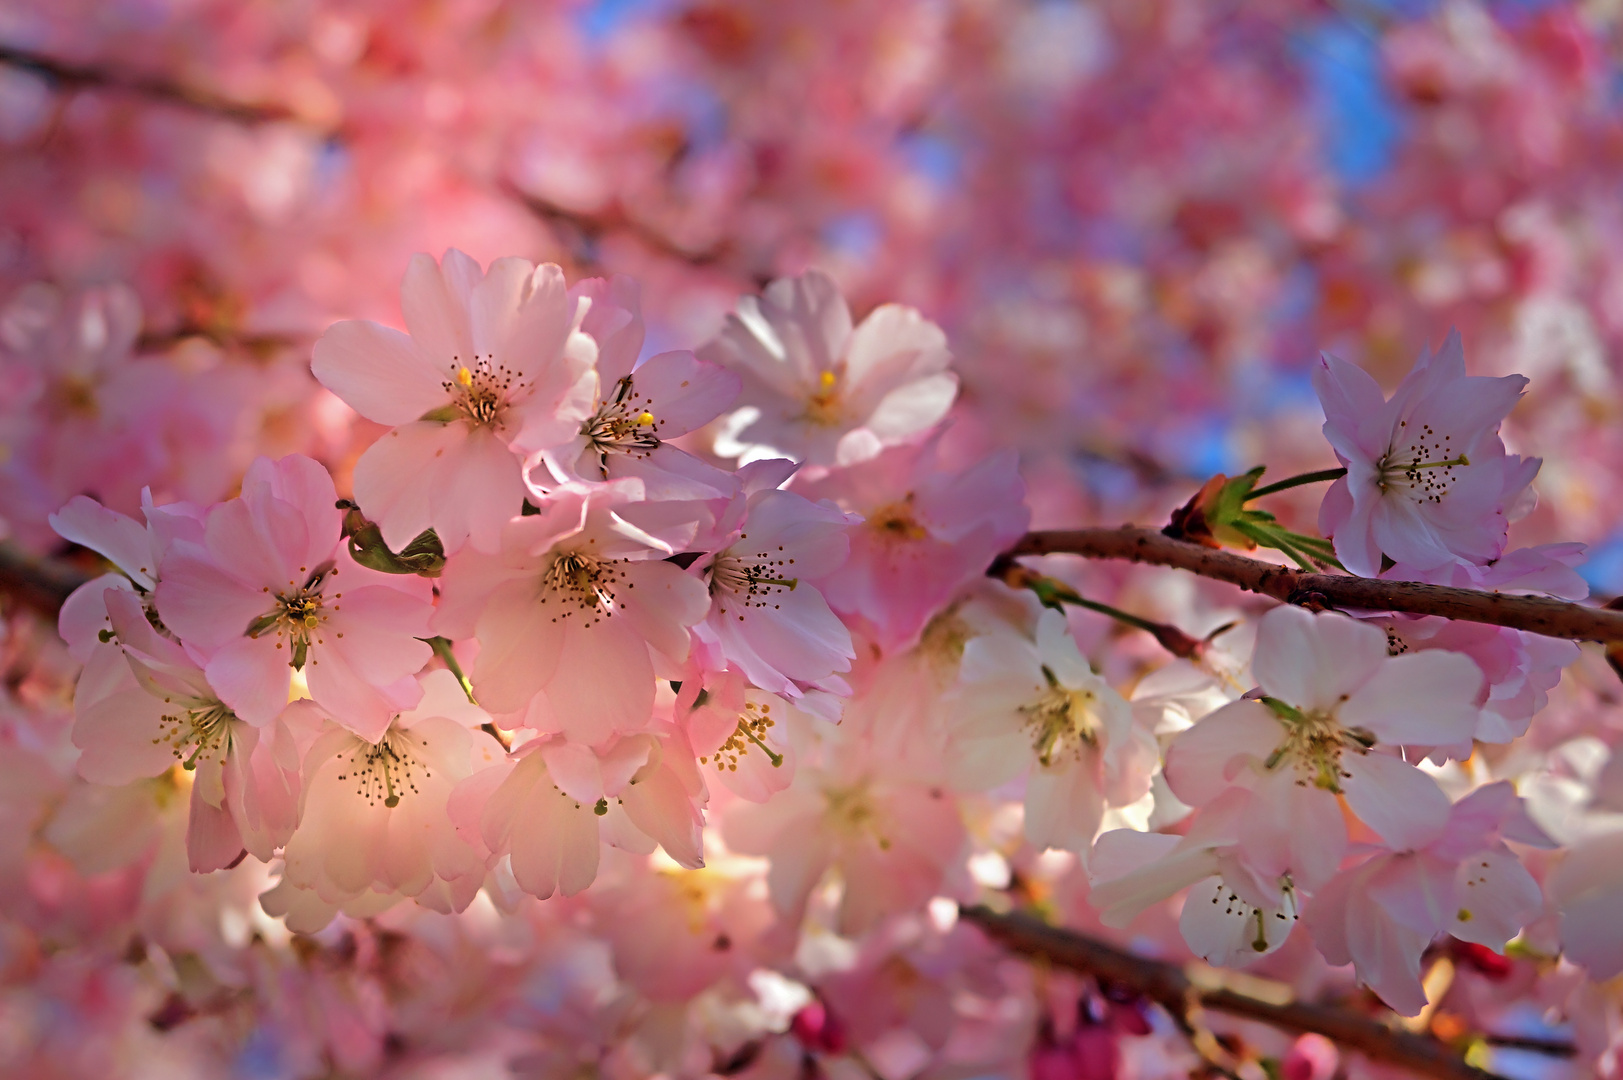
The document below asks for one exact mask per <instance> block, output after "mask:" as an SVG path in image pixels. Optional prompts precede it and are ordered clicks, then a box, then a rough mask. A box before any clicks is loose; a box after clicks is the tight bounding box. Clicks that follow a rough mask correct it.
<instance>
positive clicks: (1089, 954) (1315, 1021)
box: [961, 905, 1495, 1080]
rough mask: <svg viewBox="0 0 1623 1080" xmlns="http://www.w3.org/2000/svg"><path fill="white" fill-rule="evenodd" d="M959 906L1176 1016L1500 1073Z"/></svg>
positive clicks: (1461, 1078)
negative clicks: (1248, 1023) (1208, 1016)
mask: <svg viewBox="0 0 1623 1080" xmlns="http://www.w3.org/2000/svg"><path fill="white" fill-rule="evenodd" d="M961 911H962V915H963V917H964V918H965V919H966V920H968V921H969V922H971V923H974V924H975V925H976V926H978V927H980V929H981V930H982V931H984V932H985V933H986V934H987V936H989V937H991V938H992V939H993V940H995V941H998V942H1001V943H1002V944H1003V945H1004V946H1006V947H1007V948H1009V949H1012V950H1013V951H1015V952H1018V953H1024V954H1025V955H1027V956H1032V957H1040V958H1042V959H1044V960H1046V961H1048V962H1049V963H1051V964H1056V965H1058V966H1060V967H1064V968H1069V969H1071V970H1072V971H1080V972H1084V973H1086V974H1089V975H1093V976H1095V977H1096V978H1100V979H1104V980H1107V981H1109V982H1112V983H1115V984H1116V985H1118V986H1121V987H1124V988H1126V989H1130V990H1136V991H1137V992H1138V993H1140V994H1143V995H1144V996H1145V997H1147V998H1149V999H1150V1000H1152V1001H1154V1002H1156V1003H1157V1004H1158V1005H1160V1006H1161V1007H1162V1008H1164V1009H1166V1010H1167V1011H1168V1012H1170V1013H1172V1014H1173V1015H1174V1016H1181V1015H1184V1014H1185V1013H1186V1012H1187V1011H1188V1009H1189V1008H1190V1005H1191V1004H1194V1005H1198V1006H1199V1007H1201V1008H1204V1009H1212V1010H1214V1011H1217V1012H1224V1013H1228V1014H1230V1015H1231V1016H1243V1017H1245V1018H1246V1019H1248V1020H1257V1021H1260V1022H1262V1023H1264V1024H1270V1025H1272V1026H1274V1027H1277V1028H1282V1029H1284V1030H1286V1031H1295V1032H1303V1033H1306V1032H1312V1033H1314V1034H1318V1035H1323V1036H1324V1037H1325V1038H1327V1039H1330V1040H1331V1041H1332V1042H1335V1043H1338V1044H1340V1045H1341V1046H1343V1047H1345V1048H1346V1049H1348V1050H1352V1051H1356V1052H1357V1053H1360V1054H1362V1055H1364V1056H1365V1057H1367V1058H1369V1059H1370V1060H1371V1061H1379V1062H1384V1063H1385V1064H1388V1065H1395V1066H1397V1067H1399V1068H1402V1069H1408V1070H1409V1071H1411V1072H1414V1073H1417V1074H1419V1075H1422V1076H1430V1077H1436V1078H1438V1080H1495V1078H1494V1074H1493V1073H1490V1072H1486V1071H1484V1070H1482V1069H1479V1068H1477V1067H1476V1066H1474V1065H1469V1064H1467V1063H1466V1062H1465V1060H1464V1059H1463V1058H1461V1057H1460V1056H1459V1055H1458V1054H1457V1053H1455V1052H1454V1051H1453V1050H1452V1049H1450V1048H1449V1047H1448V1046H1447V1045H1446V1044H1445V1043H1442V1042H1439V1041H1438V1040H1436V1039H1434V1038H1431V1037H1430V1036H1426V1035H1416V1034H1413V1033H1411V1032H1407V1031H1402V1030H1395V1029H1393V1028H1389V1027H1387V1026H1386V1025H1385V1024H1383V1023H1381V1022H1380V1021H1378V1020H1375V1019H1373V1018H1371V1017H1368V1016H1363V1015H1360V1014H1358V1013H1355V1012H1351V1011H1349V1010H1346V1009H1342V1008H1337V1007H1335V1006H1330V1005H1314V1004H1310V1003H1308V1002H1302V1001H1293V1002H1288V1003H1286V1004H1283V1005H1280V1004H1275V1003H1273V1002H1270V1001H1263V1000H1262V999H1261V998H1255V997H1251V996H1250V995H1249V994H1242V993H1239V992H1238V991H1235V990H1229V989H1226V988H1219V989H1211V990H1208V989H1202V988H1200V987H1198V986H1196V985H1195V984H1194V983H1193V982H1192V981H1191V980H1190V978H1189V976H1188V975H1187V974H1185V973H1184V970H1183V969H1182V968H1180V967H1179V966H1178V965H1176V964H1169V963H1167V962H1166V961H1164V960H1152V959H1149V958H1148V957H1143V956H1136V955H1134V954H1133V953H1130V952H1127V951H1125V950H1122V949H1118V948H1116V947H1115V946H1113V945H1107V944H1106V943H1104V942H1102V941H1097V940H1095V939H1093V938H1089V937H1084V936H1083V935H1081V934H1077V933H1073V932H1072V931H1069V930H1062V929H1059V928H1057V927H1053V926H1049V925H1048V924H1047V923H1045V922H1042V921H1041V920H1039V919H1037V918H1035V917H1033V916H1031V915H1024V914H1019V913H1016V914H1012V915H1000V914H998V913H997V912H995V911H992V910H991V909H990V908H986V907H982V906H979V905H976V906H974V907H965V908H963V909H961Z"/></svg>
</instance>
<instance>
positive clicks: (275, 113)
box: [0, 43, 297, 124]
mask: <svg viewBox="0 0 1623 1080" xmlns="http://www.w3.org/2000/svg"><path fill="white" fill-rule="evenodd" d="M0 64H7V65H10V66H11V67H14V68H21V69H22V70H24V71H31V72H33V73H34V74H36V75H41V76H44V77H45V78H46V79H48V80H50V81H51V82H53V83H56V84H57V85H58V86H62V87H65V88H67V89H70V90H80V89H97V90H116V91H121V92H123V93H127V94H134V95H136V96H137V97H144V98H149V99H151V100H154V101H162V102H165V103H167V104H170V105H178V106H180V107H181V108H185V109H191V110H193V111H194V112H202V113H208V114H209V115H211V116H218V117H221V118H222V119H226V120H234V121H236V122H237V123H239V124H264V123H270V122H272V121H276V120H293V119H297V117H296V115H295V114H294V112H293V111H292V110H291V109H289V108H287V106H285V105H277V104H273V103H270V102H245V101H233V100H232V99H231V98H228V97H225V96H223V95H220V94H216V93H214V92H213V91H212V90H204V89H202V88H200V87H196V86H187V85H185V84H184V83H178V82H173V81H171V80H169V79H165V78H161V77H159V76H156V75H143V74H141V73H139V72H133V71H120V70H118V69H117V68H113V67H99V66H95V65H90V64H75V63H72V62H70V61H67V60H58V59H56V58H55V57H51V56H46V55H44V54H43V53H36V52H32V51H30V50H28V49H22V48H18V47H17V46H15V45H6V44H3V43H0Z"/></svg>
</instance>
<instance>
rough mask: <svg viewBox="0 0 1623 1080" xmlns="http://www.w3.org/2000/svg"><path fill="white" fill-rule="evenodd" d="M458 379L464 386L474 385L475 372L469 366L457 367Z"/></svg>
mask: <svg viewBox="0 0 1623 1080" xmlns="http://www.w3.org/2000/svg"><path fill="white" fill-rule="evenodd" d="M456 381H457V382H459V383H461V384H462V385H463V386H472V385H473V372H471V371H469V370H468V369H467V368H457V369H456Z"/></svg>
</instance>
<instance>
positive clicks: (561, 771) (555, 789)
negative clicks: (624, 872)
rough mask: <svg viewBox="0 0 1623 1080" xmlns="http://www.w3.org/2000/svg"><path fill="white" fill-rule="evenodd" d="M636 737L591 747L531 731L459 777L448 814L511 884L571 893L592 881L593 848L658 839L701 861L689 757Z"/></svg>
mask: <svg viewBox="0 0 1623 1080" xmlns="http://www.w3.org/2000/svg"><path fill="white" fill-rule="evenodd" d="M672 750H673V747H671V746H670V745H669V742H668V740H664V739H660V738H658V737H657V736H655V735H650V734H640V735H631V736H626V737H622V738H619V739H616V740H614V741H613V742H611V743H610V744H609V745H608V746H607V747H606V748H605V749H603V750H601V751H598V750H593V749H590V748H587V747H583V746H579V745H578V744H572V743H569V742H566V741H563V740H560V739H557V738H540V739H534V740H531V741H530V742H528V743H526V744H525V745H524V746H522V747H519V748H517V749H516V750H515V751H514V752H513V754H512V755H511V756H509V757H507V758H506V759H504V760H502V761H498V762H496V763H494V764H493V765H491V766H490V767H489V768H486V769H483V770H482V771H480V772H477V773H475V774H474V775H473V776H471V777H469V778H468V779H467V780H466V781H464V782H463V783H462V784H461V785H460V786H459V787H458V789H457V791H456V793H455V794H454V795H453V796H452V799H451V806H450V815H451V819H452V820H453V821H454V822H455V823H456V828H457V830H458V832H459V834H461V835H462V836H464V837H465V838H466V839H467V840H468V841H469V842H470V843H473V844H477V845H479V847H480V849H481V850H483V851H487V852H488V853H489V854H490V856H492V857H493V858H503V857H505V858H506V859H507V861H508V864H509V865H510V867H511V873H512V875H513V879H514V881H515V882H516V883H517V884H518V886H519V888H521V889H523V890H524V891H525V892H527V893H530V894H531V895H533V896H535V897H537V898H539V899H543V900H544V899H546V898H547V897H550V896H552V895H553V894H554V893H561V894H562V895H564V896H573V895H575V894H577V893H580V892H581V891H583V890H585V889H586V888H587V887H589V886H590V885H591V884H592V882H593V881H594V880H595V879H596V877H597V873H598V866H599V862H600V858H601V850H600V848H601V845H602V844H603V843H608V844H612V845H614V846H616V847H623V848H625V849H627V850H629V851H634V852H638V853H640V854H644V855H646V854H649V853H651V852H652V851H653V850H654V845H655V844H656V843H658V844H659V845H660V846H662V847H663V848H664V849H665V850H666V852H667V853H669V854H670V855H671V857H672V858H674V859H676V860H677V862H678V863H680V864H683V865H686V866H689V867H697V866H701V865H703V862H704V859H703V853H702V851H701V849H700V841H699V815H698V811H697V810H696V809H695V807H694V802H695V800H696V799H698V798H699V796H700V793H701V791H702V787H703V785H702V783H701V782H700V781H699V778H698V772H697V769H696V767H695V765H694V763H693V759H692V758H691V756H685V755H681V754H679V753H673V752H672Z"/></svg>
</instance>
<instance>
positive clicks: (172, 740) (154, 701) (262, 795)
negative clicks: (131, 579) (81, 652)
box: [73, 589, 300, 873]
mask: <svg viewBox="0 0 1623 1080" xmlns="http://www.w3.org/2000/svg"><path fill="white" fill-rule="evenodd" d="M106 604H107V615H108V618H109V621H110V624H111V628H112V634H111V636H112V638H113V640H115V641H116V642H117V646H116V647H115V648H114V649H113V650H112V651H113V652H115V653H117V654H118V657H119V660H120V661H123V662H125V664H124V665H121V666H125V668H126V670H125V672H124V674H127V675H129V674H132V675H133V678H132V679H129V680H128V681H125V680H120V681H119V682H118V683H116V684H114V686H113V687H112V688H109V689H108V690H107V691H106V692H105V693H100V694H98V693H95V692H94V691H92V692H90V693H84V694H81V695H80V696H79V697H78V699H77V700H76V701H75V703H74V704H75V710H74V712H75V715H74V725H73V740H74V744H75V745H76V746H78V747H79V748H80V751H81V753H80V756H79V775H81V776H83V777H84V778H85V779H87V780H90V781H91V782H93V783H97V784H107V785H121V784H128V783H131V782H132V781H134V780H137V779H139V778H142V777H154V776H158V775H160V774H162V773H164V772H167V771H168V770H170V769H171V768H173V767H174V766H176V765H181V766H183V767H184V768H185V770H186V771H187V772H191V773H193V775H194V779H193V781H192V785H191V788H192V790H191V810H190V814H189V816H188V818H187V830H186V848H187V855H188V858H189V860H190V863H191V868H192V870H193V871H195V872H200V873H201V872H207V871H210V870H218V869H220V868H221V867H223V866H229V865H232V864H234V863H235V862H236V861H237V859H238V858H239V857H241V855H242V854H243V853H244V852H245V851H246V852H247V853H250V854H252V855H253V856H254V857H255V858H258V859H269V858H271V855H272V853H273V852H274V850H275V849H276V848H279V847H281V845H282V844H283V843H285V842H286V840H287V838H288V836H289V835H290V834H291V833H292V831H293V826H294V824H295V822H296V820H297V805H296V804H297V799H298V795H299V757H300V753H299V747H298V745H297V743H296V741H295V737H294V734H293V732H292V731H291V730H290V729H289V727H288V725H287V723H285V722H284V721H283V719H282V718H281V717H277V718H275V719H273V720H272V721H270V722H269V723H267V724H264V725H261V726H255V725H252V724H248V723H245V722H244V721H242V720H240V719H238V718H237V715H236V714H235V713H234V712H233V711H232V710H231V708H230V707H229V706H227V705H226V704H225V703H224V702H222V701H221V700H220V698H219V695H218V694H217V693H215V691H214V690H213V688H212V687H210V686H209V684H208V680H207V678H206V676H205V674H204V672H203V670H202V669H201V668H200V667H198V665H197V664H196V663H195V662H194V661H193V660H192V658H191V657H190V656H189V655H188V654H187V653H186V650H185V649H183V648H181V646H180V645H178V644H176V643H175V642H174V641H171V640H170V639H169V638H166V637H164V636H163V635H162V634H160V633H158V632H157V631H156V630H154V629H153V627H152V626H151V624H150V623H149V622H148V620H147V613H146V611H145V609H144V608H143V607H142V606H141V602H140V600H139V599H137V597H136V596H135V594H134V593H132V592H129V591H126V590H121V589H118V590H111V589H110V590H108V592H107V595H106ZM87 689H89V688H87Z"/></svg>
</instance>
